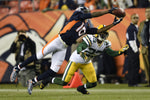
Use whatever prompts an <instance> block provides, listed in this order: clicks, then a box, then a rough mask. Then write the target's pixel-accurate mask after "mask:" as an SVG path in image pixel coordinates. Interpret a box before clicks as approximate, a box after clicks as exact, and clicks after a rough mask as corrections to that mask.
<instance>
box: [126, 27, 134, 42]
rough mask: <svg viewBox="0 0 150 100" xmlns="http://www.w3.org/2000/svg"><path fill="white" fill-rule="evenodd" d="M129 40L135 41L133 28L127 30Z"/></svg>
mask: <svg viewBox="0 0 150 100" xmlns="http://www.w3.org/2000/svg"><path fill="white" fill-rule="evenodd" d="M127 34H128V39H129V40H134V30H133V29H132V28H128V29H127Z"/></svg>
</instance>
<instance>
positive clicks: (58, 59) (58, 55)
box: [28, 48, 66, 94]
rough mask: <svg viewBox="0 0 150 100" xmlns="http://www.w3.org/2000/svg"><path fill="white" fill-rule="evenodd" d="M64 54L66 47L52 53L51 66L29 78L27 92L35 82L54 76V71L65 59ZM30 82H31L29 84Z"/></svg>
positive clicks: (30, 91) (56, 70) (30, 90)
mask: <svg viewBox="0 0 150 100" xmlns="http://www.w3.org/2000/svg"><path fill="white" fill-rule="evenodd" d="M65 55H66V48H63V49H61V50H60V51H57V52H54V53H53V55H52V59H51V60H52V63H51V67H50V69H49V70H48V71H46V72H44V73H43V74H41V75H39V76H37V77H35V78H33V79H32V80H29V81H30V82H28V83H29V86H28V92H29V94H30V93H32V88H33V85H34V84H35V83H37V82H38V81H41V80H44V79H47V78H49V77H54V76H55V75H56V73H57V72H58V71H59V69H60V66H61V65H62V62H63V61H64V59H65ZM31 83H32V84H31ZM47 83H48V82H46V83H44V84H43V85H44V87H45V86H46V85H47ZM30 84H31V85H30Z"/></svg>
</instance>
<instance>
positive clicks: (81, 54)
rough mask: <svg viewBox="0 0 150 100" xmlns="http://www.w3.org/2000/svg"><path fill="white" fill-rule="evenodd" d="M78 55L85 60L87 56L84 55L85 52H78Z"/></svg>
mask: <svg viewBox="0 0 150 100" xmlns="http://www.w3.org/2000/svg"><path fill="white" fill-rule="evenodd" d="M80 56H81V57H82V58H83V59H84V60H87V59H88V57H87V56H86V52H80Z"/></svg>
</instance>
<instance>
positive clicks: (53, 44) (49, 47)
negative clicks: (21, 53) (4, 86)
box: [10, 37, 63, 82]
mask: <svg viewBox="0 0 150 100" xmlns="http://www.w3.org/2000/svg"><path fill="white" fill-rule="evenodd" d="M59 41H60V40H59V38H58V37H57V38H56V39H54V40H53V41H50V42H48V43H47V44H46V45H45V46H44V47H43V48H42V49H41V50H40V51H39V52H38V53H37V54H35V55H33V56H31V57H29V58H28V59H26V60H25V61H24V62H22V63H21V64H19V65H18V66H15V67H14V68H13V71H12V73H11V76H10V81H11V82H14V81H15V79H16V77H17V75H18V73H19V71H20V69H21V68H23V67H25V66H26V65H27V64H29V63H31V62H33V61H36V60H39V59H42V58H43V57H44V56H45V55H47V54H48V53H51V52H54V51H56V50H57V49H58V45H60V44H58V43H59ZM61 45H63V43H62V44H61ZM59 49H60V48H59Z"/></svg>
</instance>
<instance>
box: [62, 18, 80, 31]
mask: <svg viewBox="0 0 150 100" xmlns="http://www.w3.org/2000/svg"><path fill="white" fill-rule="evenodd" d="M77 22H79V20H78V21H75V20H73V21H71V22H69V23H68V24H67V25H66V26H65V27H64V28H63V30H62V31H61V32H60V34H62V33H65V32H66V31H67V30H70V29H71V28H72V26H73V25H75V24H76V23H77Z"/></svg>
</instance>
